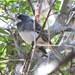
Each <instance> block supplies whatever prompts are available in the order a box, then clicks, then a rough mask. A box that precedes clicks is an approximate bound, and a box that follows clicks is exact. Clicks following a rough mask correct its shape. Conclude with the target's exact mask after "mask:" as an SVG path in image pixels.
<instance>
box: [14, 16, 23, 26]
mask: <svg viewBox="0 0 75 75" xmlns="http://www.w3.org/2000/svg"><path fill="white" fill-rule="evenodd" d="M21 21H22V20H20V19H18V18H16V17H15V21H14V24H15V25H16V24H17V23H19V22H21Z"/></svg>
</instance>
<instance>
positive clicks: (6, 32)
mask: <svg viewBox="0 0 75 75" xmlns="http://www.w3.org/2000/svg"><path fill="white" fill-rule="evenodd" d="M0 33H3V34H9V32H8V31H7V30H4V29H2V28H0Z"/></svg>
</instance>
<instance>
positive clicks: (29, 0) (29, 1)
mask: <svg viewBox="0 0 75 75" xmlns="http://www.w3.org/2000/svg"><path fill="white" fill-rule="evenodd" d="M27 1H28V3H29V5H30V7H31V9H32V11H33V14H34V15H35V10H34V7H33V5H32V2H31V0H27Z"/></svg>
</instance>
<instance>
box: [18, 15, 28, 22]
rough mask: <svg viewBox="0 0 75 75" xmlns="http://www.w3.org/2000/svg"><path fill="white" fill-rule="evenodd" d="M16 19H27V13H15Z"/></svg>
mask: <svg viewBox="0 0 75 75" xmlns="http://www.w3.org/2000/svg"><path fill="white" fill-rule="evenodd" d="M17 19H19V20H22V21H26V20H28V19H29V16H28V15H27V14H17Z"/></svg>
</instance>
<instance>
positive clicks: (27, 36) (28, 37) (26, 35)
mask: <svg viewBox="0 0 75 75" xmlns="http://www.w3.org/2000/svg"><path fill="white" fill-rule="evenodd" d="M19 34H20V36H21V38H22V39H23V40H24V41H25V42H26V43H27V44H31V43H32V41H34V39H35V38H36V37H37V36H38V34H37V33H36V32H34V31H29V32H28V31H23V32H22V31H21V32H19Z"/></svg>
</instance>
